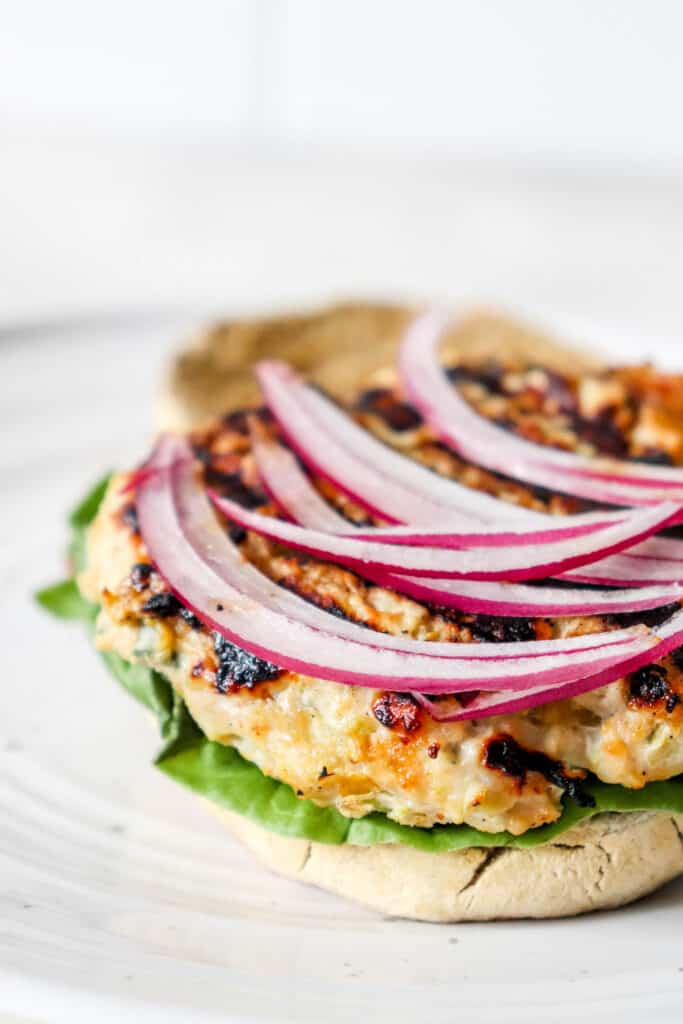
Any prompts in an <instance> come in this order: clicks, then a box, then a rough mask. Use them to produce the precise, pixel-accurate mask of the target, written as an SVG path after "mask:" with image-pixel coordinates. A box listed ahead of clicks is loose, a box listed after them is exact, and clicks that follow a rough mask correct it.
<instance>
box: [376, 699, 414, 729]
mask: <svg viewBox="0 0 683 1024" xmlns="http://www.w3.org/2000/svg"><path fill="white" fill-rule="evenodd" d="M372 713H373V715H374V716H375V718H376V719H377V721H378V722H379V723H380V725H384V726H385V727H386V728H387V729H396V728H400V729H402V730H403V731H404V732H415V730H416V729H418V728H419V727H420V719H421V714H420V708H419V706H418V705H417V703H416V701H415V700H414V699H413V698H412V697H411V696H410V694H409V693H383V694H382V695H381V696H380V697H378V698H377V699H376V700H375V701H373V704H372Z"/></svg>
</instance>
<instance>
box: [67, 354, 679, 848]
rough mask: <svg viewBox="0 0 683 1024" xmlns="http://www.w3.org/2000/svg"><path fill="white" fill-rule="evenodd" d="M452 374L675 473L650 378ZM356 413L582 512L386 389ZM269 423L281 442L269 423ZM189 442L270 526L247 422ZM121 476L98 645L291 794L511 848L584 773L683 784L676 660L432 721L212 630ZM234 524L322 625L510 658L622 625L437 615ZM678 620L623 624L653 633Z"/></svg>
mask: <svg viewBox="0 0 683 1024" xmlns="http://www.w3.org/2000/svg"><path fill="white" fill-rule="evenodd" d="M452 376H453V378H454V380H458V381H459V382H460V385H461V386H462V388H463V391H464V392H465V393H466V394H467V397H468V399H469V400H470V401H471V402H472V404H473V405H475V406H476V407H477V408H478V409H479V411H480V412H482V413H483V414H484V415H488V416H491V417H492V418H495V419H497V420H498V421H499V422H505V424H506V425H507V426H508V427H509V429H511V430H515V431H517V432H519V433H521V434H523V435H526V436H533V435H536V436H538V437H539V438H540V439H542V440H543V442H544V443H549V444H557V445H559V446H562V447H566V448H571V449H576V450H581V451H584V452H589V453H590V452H593V451H605V450H610V451H611V452H613V453H617V452H618V453H619V455H620V456H621V457H624V456H625V455H631V456H632V457H645V458H648V457H649V458H651V459H652V460H653V461H654V460H655V459H656V460H657V461H664V460H667V461H670V462H673V461H677V460H678V457H679V455H680V437H678V438H676V437H674V436H673V432H672V427H671V422H672V420H673V418H671V417H670V418H668V419H667V416H666V413H665V411H664V412H662V410H661V408H660V410H659V412H658V414H657V415H654V414H653V413H644V412H643V409H644V408H647V407H648V399H647V398H643V396H642V389H644V388H646V387H647V388H649V389H650V390H651V389H652V388H653V387H655V385H654V384H653V383H652V381H650V380H648V381H646V382H645V383H643V380H642V379H638V378H637V377H634V376H633V375H632V376H631V378H629V377H628V375H627V374H624V373H620V372H619V373H613V374H610V375H603V376H601V377H600V378H595V379H594V380H592V382H591V383H590V384H588V383H586V380H571V379H570V378H562V377H559V376H558V375H557V374H550V373H548V372H546V371H543V370H540V369H538V368H534V367H532V368H526V369H523V370H514V371H512V370H509V371H505V370H504V369H503V368H501V367H491V366H489V367H484V368H481V367H478V368H472V367H467V366H462V367H459V368H457V369H455V370H454V371H452ZM634 380H635V384H634ZM655 383H656V382H655ZM637 386H640V387H641V393H640V394H639V393H638V392H637ZM617 392H618V395H617ZM651 404H652V403H651ZM660 405H661V403H660ZM353 409H354V414H355V415H356V417H357V419H358V420H359V421H360V422H361V423H362V424H363V425H364V426H365V427H366V428H368V429H369V430H372V431H373V432H374V433H375V434H377V435H378V436H379V437H381V438H382V440H384V441H385V442H387V443H389V444H391V445H392V446H394V447H397V448H399V449H400V450H401V451H402V452H403V453H404V454H406V455H407V456H409V457H413V458H416V459H418V460H420V461H422V462H424V463H426V464H428V465H429V466H430V467H431V468H432V469H434V470H435V471H437V472H439V473H442V474H443V475H446V476H452V477H453V478H457V479H459V480H461V481H462V482H464V483H466V484H468V485H469V486H472V487H476V488H479V489H482V490H486V491H488V492H489V493H492V494H496V495H497V496H498V497H501V498H502V499H503V500H506V501H512V502H515V503H517V504H521V505H526V506H528V507H530V508H536V509H539V510H545V511H551V512H557V513H560V514H561V513H565V512H574V511H579V510H582V509H583V508H587V507H588V505H587V503H586V502H581V501H579V500H578V499H574V498H568V497H566V496H562V495H558V494H552V493H550V492H547V491H545V490H543V489H541V488H532V487H527V486H524V485H521V484H519V483H517V482H515V481H512V480H508V479H506V478H504V477H502V476H500V475H498V474H493V473H490V472H487V471H485V470H482V469H480V468H478V467H476V466H473V465H471V464H468V463H466V462H464V461H463V460H461V459H459V458H457V457H456V456H455V455H453V454H452V453H451V452H449V451H448V450H447V449H445V448H444V447H443V446H442V445H440V444H439V443H438V442H437V441H436V440H435V438H434V437H433V436H431V434H430V432H429V430H428V428H427V427H426V426H425V425H424V424H423V423H422V421H421V420H420V417H419V416H418V414H417V413H416V412H415V410H414V409H412V408H411V407H410V406H408V405H406V404H405V403H404V402H402V401H401V400H400V397H399V396H398V395H397V394H396V392H395V391H394V389H393V386H391V384H390V385H389V386H382V387H377V388H373V389H372V390H371V391H366V392H363V393H362V394H361V395H359V396H358V398H357V400H356V401H355V403H354V404H353ZM624 409H626V410H627V413H628V415H626V414H623V415H622V410H624ZM259 416H260V418H261V421H262V425H263V426H264V427H265V428H267V429H268V430H270V431H271V432H273V433H274V434H275V433H277V429H276V427H275V426H274V425H273V423H272V422H271V420H270V418H269V416H268V415H267V414H266V413H265V412H263V411H260V412H259ZM192 444H193V448H194V451H195V454H196V455H197V457H198V459H199V460H200V462H201V463H202V465H203V474H204V480H205V482H206V484H207V485H209V486H211V488H213V489H214V490H217V491H219V492H220V493H222V494H224V495H225V496H227V497H230V498H232V499H233V500H235V501H237V502H239V503H240V504H242V505H245V506H246V507H249V508H252V509H256V510H258V511H260V512H266V513H271V514H273V513H276V511H277V510H276V508H275V506H274V505H272V504H271V503H269V501H268V498H267V497H266V496H265V495H264V494H263V493H262V491H261V489H260V487H259V482H258V477H257V474H256V470H255V466H254V461H253V457H252V455H251V452H250V440H249V433H248V431H247V429H246V416H245V414H243V413H233V414H230V415H229V416H227V417H225V419H224V420H222V421H221V422H219V423H216V424H214V425H213V426H212V427H210V428H209V429H207V430H204V431H202V432H201V433H197V434H195V435H193V437H192ZM129 482H130V478H129V477H128V476H126V475H119V476H116V477H114V478H113V479H112V481H111V482H110V484H109V488H108V491H107V495H106V497H105V500H104V502H103V503H102V506H101V508H100V510H99V512H98V515H97V517H96V519H95V521H94V523H93V524H92V527H91V528H90V530H89V534H88V541H87V554H86V565H85V568H84V570H83V571H82V572H81V574H80V575H79V578H78V583H79V587H80V588H81V591H82V593H83V594H84V596H85V597H86V598H88V600H89V601H91V602H93V603H94V604H97V605H98V606H99V608H100V611H99V614H98V618H97V624H96V633H95V639H96V644H97V646H98V647H99V648H100V649H101V650H104V651H113V652H115V653H116V654H118V655H120V656H121V657H122V658H124V659H125V660H126V661H128V662H132V663H140V664H143V665H146V666H150V667H153V668H154V669H155V670H156V671H158V672H160V673H161V674H162V675H163V676H165V677H166V678H167V679H168V680H169V681H170V683H171V684H172V686H173V687H174V689H175V690H176V692H177V693H178V694H179V695H180V696H181V697H182V699H183V701H184V702H185V704H186V705H187V707H188V709H189V711H190V713H191V715H192V717H193V718H194V720H195V721H196V723H197V724H198V725H199V727H200V728H201V729H202V731H203V732H204V734H205V735H206V736H207V737H208V738H209V739H212V740H216V741H218V742H219V743H221V744H226V745H232V746H234V747H236V748H237V750H238V751H239V752H240V753H241V754H242V755H243V756H244V757H245V758H247V759H248V760H249V761H251V762H253V763H254V764H256V765H257V766H258V767H259V768H260V769H261V770H262V771H263V772H264V773H265V774H266V775H268V776H271V777H273V778H275V779H278V780H281V781H283V782H286V783H288V784H289V785H290V786H291V787H292V788H293V789H294V791H295V792H296V794H297V795H298V796H300V797H302V798H307V799H310V800H313V801H314V802H315V803H317V804H319V805H321V806H334V807H336V808H337V809H338V810H339V811H341V813H342V814H343V815H345V816H348V817H362V816H364V815H367V814H368V813H369V812H371V811H382V812H384V813H385V814H386V815H388V817H390V818H392V819H394V820H395V821H397V822H400V823H402V824H407V825H418V826H423V827H430V826H432V825H435V824H446V823H452V824H461V823H464V824H468V825H472V826H474V827H475V828H477V829H479V830H480V831H482V832H502V831H507V832H510V833H512V834H514V835H519V834H522V833H524V832H526V831H527V830H529V829H533V828H536V827H538V826H540V825H543V824H546V823H549V822H552V821H554V820H556V819H557V818H558V817H559V816H560V815H561V813H562V808H563V803H562V802H563V798H564V799H565V800H574V801H577V802H579V803H581V802H582V801H586V800H589V799H590V798H589V797H588V795H587V794H586V793H585V792H584V790H583V788H582V781H583V780H584V779H585V778H586V775H587V773H589V772H590V773H593V774H594V775H595V776H597V777H598V778H599V779H600V780H602V781H604V782H609V783H617V784H620V785H622V786H625V787H629V788H640V787H642V786H644V785H645V784H646V783H648V782H650V781H654V780H662V779H668V778H671V777H673V776H675V775H677V774H679V773H681V772H683V738H682V737H681V728H682V724H683V707H682V705H681V700H680V694H681V693H683V679H682V674H681V669H680V668H679V662H680V664H681V666H683V659H679V658H677V655H676V653H674V654H673V655H671V656H669V657H667V658H666V659H663V660H662V661H661V662H658V663H656V664H655V665H652V666H648V667H647V668H644V669H641V670H639V671H638V672H636V673H634V674H633V675H632V676H630V677H627V678H625V679H621V680H617V681H615V682H613V683H611V684H609V685H608V686H605V687H603V688H602V689H599V690H595V691H593V692H589V693H587V694H585V695H583V696H581V697H577V698H575V699H571V700H565V701H561V702H555V703H550V704H545V705H542V706H540V707H536V708H532V709H530V710H528V711H525V712H518V713H516V714H509V715H501V716H498V717H494V718H482V719H474V720H471V721H466V722H451V723H448V722H438V721H435V720H434V719H432V718H431V716H430V715H429V713H428V712H427V711H425V710H424V709H423V708H422V707H420V706H419V705H417V704H416V703H415V700H414V699H413V698H412V697H411V696H410V695H409V694H407V693H393V692H385V691H380V690H374V691H373V690H370V689H366V688H361V687H357V686H345V685H340V684H338V683H333V682H328V681H325V680H320V679H315V678H310V677H308V676H303V675H299V674H296V673H293V672H289V671H281V670H279V669H278V667H277V666H276V665H274V664H271V663H270V662H268V661H264V660H262V659H260V658H257V657H255V656H253V655H251V654H248V653H247V652H246V651H243V650H241V649H240V648H239V647H236V646H235V645H234V644H233V643H231V642H229V641H228V640H226V639H225V638H223V637H221V636H219V635H218V634H216V633H213V632H212V631H210V630H209V629H207V628H206V627H205V626H204V625H202V623H201V622H200V621H199V619H197V618H196V617H195V616H194V615H193V614H192V613H191V612H189V610H188V609H186V608H184V607H183V605H182V604H181V603H180V601H179V600H178V598H177V597H176V596H175V595H174V594H173V593H171V591H170V588H169V587H168V586H167V584H166V583H165V581H164V580H163V579H162V578H161V576H160V575H159V574H158V573H157V572H156V571H155V570H154V568H153V567H152V565H151V561H150V558H149V555H148V552H147V551H146V549H145V546H144V543H143V540H142V538H141V536H140V533H139V528H138V523H137V517H136V506H135V491H134V488H132V489H131V488H127V487H126V484H127V483H129ZM316 486H317V487H318V488H319V490H320V492H321V493H322V494H323V495H324V497H325V498H326V499H327V500H328V501H329V502H331V503H332V504H333V505H334V506H336V508H337V509H338V511H340V512H342V514H344V515H345V516H346V517H347V518H348V519H349V520H350V521H352V522H356V523H368V522H370V523H372V522H373V521H372V519H369V518H368V517H367V515H366V514H365V513H364V512H363V511H362V510H361V509H360V508H358V507H357V506H354V505H353V504H352V503H351V502H350V501H349V500H348V499H346V498H344V497H343V496H342V495H341V494H339V493H338V492H336V491H335V490H334V488H332V487H331V485H330V484H328V483H324V482H322V481H316ZM225 528H226V530H228V531H229V532H230V536H231V539H232V540H233V541H234V542H235V543H237V544H238V545H239V547H240V551H241V553H242V555H243V556H244V557H245V558H246V559H248V560H249V561H250V562H252V563H253V564H254V565H255V566H256V567H257V568H258V569H259V570H260V571H261V572H263V573H265V574H266V575H268V576H269V577H270V578H271V579H273V580H274V581H276V582H277V583H278V584H280V585H281V586H283V587H287V588H289V589H290V590H293V591H295V592H296V593H298V594H299V595H301V596H302V597H304V598H306V599H307V600H309V601H311V602H313V603H315V604H316V605H318V606H320V607H321V608H324V609H326V610H327V611H328V612H329V613H330V615H337V616H341V617H344V618H347V619H350V620H352V621H354V622H358V623H362V624H364V625H366V626H367V627H368V628H370V629H372V630H379V631H381V632H385V633H392V634H403V635H409V636H412V637H415V638H416V639H421V640H439V641H449V642H452V643H454V644H456V643H459V642H472V641H475V642H476V641H491V640H494V641H499V642H509V643H510V644H514V643H515V642H516V641H519V640H533V639H548V638H552V637H567V636H576V635H580V634H585V633H590V632H596V631H600V630H609V629H616V628H619V627H620V626H622V625H623V624H626V622H627V621H628V620H629V617H628V616H619V617H617V616H614V617H598V616H589V617H581V618H569V617H567V618H556V619H509V618H501V619H498V618H492V617H489V616H477V615H468V614H465V613H460V612H456V611H453V610H452V609H448V610H445V609H438V608H435V607H430V606H426V605H424V604H420V603H418V602H416V601H413V600H411V599H409V598H406V597H405V596H402V595H399V594H397V593H395V592H394V591H392V590H388V589H384V588H382V587H378V586H375V585H372V584H370V583H368V582H365V581H364V580H362V579H361V578H360V577H359V576H357V575H356V574H355V573H353V572H351V571H349V570H348V569H345V568H342V567H340V566H337V565H334V564H331V563H329V562H322V561H319V560H316V559H315V558H313V557H311V556H308V555H302V554H301V553H294V552H292V551H291V550H287V549H286V548H283V547H281V546H278V545H276V544H274V543H273V542H270V541H267V540H265V539H264V538H263V537H259V536H256V535H255V534H252V533H246V532H245V531H244V530H242V529H241V528H239V527H236V526H234V525H231V524H229V523H227V522H226V523H225ZM672 610H675V608H674V609H672V608H671V607H667V608H663V609H658V610H657V611H655V612H649V613H642V614H641V613H639V614H637V615H633V616H631V617H630V618H632V619H633V620H634V621H643V620H644V619H645V620H646V621H648V623H649V624H651V625H655V624H656V623H657V622H658V621H662V620H663V619H665V618H666V617H667V616H668V615H670V614H671V612H672ZM463 699H466V698H463Z"/></svg>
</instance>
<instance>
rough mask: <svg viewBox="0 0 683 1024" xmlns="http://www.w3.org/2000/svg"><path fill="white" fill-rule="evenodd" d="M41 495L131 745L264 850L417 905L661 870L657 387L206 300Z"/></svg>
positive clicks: (676, 536)
mask: <svg viewBox="0 0 683 1024" xmlns="http://www.w3.org/2000/svg"><path fill="white" fill-rule="evenodd" d="M160 418H161V427H162V429H161V432H160V434H159V436H158V438H157V441H156V444H155V446H154V448H153V450H152V451H151V453H149V454H148V455H147V457H146V458H145V459H144V461H142V462H141V463H140V464H139V465H137V466H136V467H133V468H132V469H130V470H128V471H124V472H119V473H116V474H114V475H113V476H111V477H110V478H108V479H106V480H104V481H101V482H100V483H99V484H98V485H97V486H96V487H95V488H94V490H93V491H91V493H90V494H89V495H88V496H87V497H86V498H85V499H84V500H83V502H82V503H81V504H80V505H79V506H78V508H77V509H76V510H75V512H74V513H73V514H72V516H71V528H72V531H73V537H72V541H71V546H70V562H71V566H72V569H73V575H72V577H71V578H70V579H68V580H66V581H65V582H63V583H61V584H57V585H56V586H54V587H49V588H47V589H46V590H44V591H42V592H41V593H40V594H39V600H40V601H41V603H42V604H43V605H44V607H46V608H47V609H49V610H51V611H52V612H54V613H56V614H58V615H61V616H62V617H64V618H73V619H82V620H83V621H84V622H85V623H86V624H87V627H88V630H89V632H90V635H91V637H92V640H93V642H94V644H95V646H96V648H97V649H98V650H99V651H100V652H101V654H102V657H103V659H104V661H105V663H106V665H107V667H108V668H109V669H110V670H111V672H112V673H113V675H114V676H115V677H116V679H117V680H118V681H119V682H120V683H121V684H122V685H123V687H124V688H125V689H126V690H128V691H129V693H130V694H131V695H132V696H133V697H135V698H136V699H137V700H138V701H139V702H140V703H141V704H143V705H144V706H146V707H147V709H148V710H149V711H151V712H152V713H153V714H154V715H155V716H156V717H157V719H158V722H159V726H160V731H161V735H162V740H163V744H162V747H161V750H160V752H159V754H158V756H157V758H156V765H157V767H158V768H159V769H161V771H163V772H164V773H165V774H166V775H168V776H170V777H171V778H173V779H175V780H176V781H178V782H180V783H183V784H184V785H185V786H187V787H189V788H190V789H191V790H193V791H194V792H195V793H197V794H198V795H199V796H201V797H202V798H203V799H204V800H205V801H207V803H208V804H209V805H210V806H211V807H212V808H213V809H214V810H215V811H216V812H217V813H218V814H219V815H220V816H221V817H222V818H223V819H224V820H225V821H226V823H227V824H228V826H229V827H230V828H231V829H232V831H233V832H234V833H235V834H236V835H237V836H238V837H239V838H240V839H241V840H242V841H243V842H244V843H246V845H247V846H248V847H249V848H250V849H251V850H252V851H253V852H254V853H255V854H256V855H257V856H258V857H259V858H260V859H261V860H262V861H263V862H264V863H265V864H266V865H268V866H269V867H271V868H272V869H274V870H275V871H277V872H279V873H280V874H283V875H285V876H289V877H291V878H295V879H300V880H302V881H304V882H310V883H312V884H315V885H318V886H321V887H323V888H325V889H328V890H331V891H333V892H336V893H339V894H342V895H344V896H347V897H349V898H352V899H354V900H357V901H360V902H362V903H364V904H366V905H368V906H370V907H373V908H375V909H377V910H380V911H383V912H386V913H390V914H392V915H397V916H401V917H410V918H416V919H422V920H428V921H458V920H486V919H496V918H516V917H555V916H560V915H568V914H577V913H581V912H584V911H588V910H593V909H597V908H606V907H614V906H618V905H621V904H624V903H626V902H628V901H630V900H633V899H636V898H638V897H640V896H642V895H644V894H646V893H648V892H650V891H652V890H653V889H655V888H656V887H657V886H659V885H661V884H663V883H664V882H666V881H668V880H669V879H671V878H673V877H675V876H676V875H678V874H679V873H681V872H683V833H682V832H681V829H682V828H683V777H682V773H683V702H682V699H681V698H682V696H683V610H682V609H681V599H682V598H683V589H682V588H681V581H682V580H683V538H682V536H681V532H680V531H681V525H680V524H681V523H682V522H683V378H682V377H679V376H674V375H671V374H663V373H660V372H658V371H657V370H655V369H653V368H652V367H651V366H623V367H607V366H604V365H602V364H601V363H600V362H599V361H597V360H596V359H595V357H589V356H587V355H584V354H581V353H578V352H575V351H573V350H570V349H567V348H565V347H563V346H561V345H559V344H557V343H554V342H552V341H550V340H548V339H547V338H545V337H542V336H541V335H539V334H538V333H537V332H535V331H533V330H530V329H529V328H528V327H526V326H520V325H517V324H515V323H513V322H511V321H509V320H508V319H506V318H504V317H501V316H497V315H494V314H492V313H489V312H486V311H483V312H481V311H480V312H475V313H472V314H471V315H470V316H467V317H464V318H461V319H460V320H458V321H454V320H453V319H452V318H451V316H450V315H446V314H445V313H444V312H442V311H439V310H428V311H426V312H425V311H418V312H414V311H411V310H407V309H402V308H393V307H380V306H343V307H337V308H334V309H331V310H326V311H323V312H322V313H317V314H313V315H310V316H301V317H290V318H277V319H273V320H268V321H239V322H236V323H230V324H222V325H219V326H217V327H215V328H212V329H211V330H210V331H208V332H207V333H205V334H204V335H203V336H201V337H200V338H198V339H196V340H195V341H194V343H193V344H192V345H191V346H190V347H189V348H188V349H187V350H186V351H185V352H183V353H181V354H180V355H179V356H178V357H177V359H176V361H175V363H174V366H173V368H172V372H171V374H170V378H169V380H168V381H167V385H166V389H165V392H164V396H163V400H162V403H161V409H160Z"/></svg>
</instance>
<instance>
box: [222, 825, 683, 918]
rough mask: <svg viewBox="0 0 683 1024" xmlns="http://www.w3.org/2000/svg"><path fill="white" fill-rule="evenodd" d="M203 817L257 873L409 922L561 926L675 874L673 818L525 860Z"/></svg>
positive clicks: (574, 835) (677, 828)
mask: <svg viewBox="0 0 683 1024" xmlns="http://www.w3.org/2000/svg"><path fill="white" fill-rule="evenodd" d="M212 809H213V810H214V811H215V812H216V813H217V814H218V815H219V817H220V818H221V819H222V820H223V821H224V822H225V823H226V824H227V825H228V826H229V827H230V829H231V830H232V831H233V833H234V834H235V835H236V836H237V837H238V838H239V839H241V840H242V842H243V843H245V845H246V846H248V848H249V849H250V850H251V851H252V853H254V854H255V855H256V856H257V857H258V859H259V860H260V861H262V862H263V864H265V865H266V867H268V868H270V869H271V870H272V871H275V872H276V873H277V874H279V875H284V876H285V877H286V878H291V879H295V880H296V881H300V882H307V883H309V884H310V885H317V886H320V888H321V889H327V890H329V891H330V892H335V893H338V894H339V895H340V896H346V897H348V898H349V899H352V900H355V901H356V902H358V903H362V904H364V905H365V906H367V907H371V908H372V909H373V910H378V911H381V912H382V913H385V914H391V915H392V916H395V917H408V918H412V919H414V920H417V921H440V922H446V921H490V920H496V919H503V918H521V917H568V916H571V915H574V914H584V913H586V912H587V911H589V910H607V909H609V908H611V907H620V906H623V905H624V904H625V903H631V902H632V901H633V900H637V899H639V898H640V897H641V896H646V895H647V894H648V893H650V892H653V891H654V890H655V889H657V888H658V887H659V886H660V885H663V884H664V883H665V882H668V881H670V880H671V879H672V878H675V877H676V876H677V875H679V874H681V873H682V872H683V834H682V830H683V815H676V816H670V815H667V814H601V815H599V816H597V817H596V818H594V819H589V820H588V821H586V822H583V823H582V824H581V825H577V826H576V827H575V828H573V829H570V830H569V831H568V832H565V833H563V834H562V835H561V836H559V837H558V839H557V842H551V843H547V844H545V845H544V846H538V847H535V848H533V849H530V850H516V849H506V848H493V849H481V848H478V849H477V848H473V849H469V850H458V851H454V852H452V853H424V852H422V851H421V850H414V849H411V848H409V847H406V846H397V845H378V846H351V845H348V846H347V845H343V846H330V845H327V844H326V843H315V842H309V841H308V840H306V839H291V838H288V837H285V836H279V835H275V834H274V833H272V832H268V831H266V829H264V828H261V827H260V826H259V825H255V824H254V822H252V821H249V820H248V819H247V818H243V817H241V816H240V815H237V814H232V813H230V812H228V811H224V810H222V809H220V808H217V807H216V806H215V805H212Z"/></svg>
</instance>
